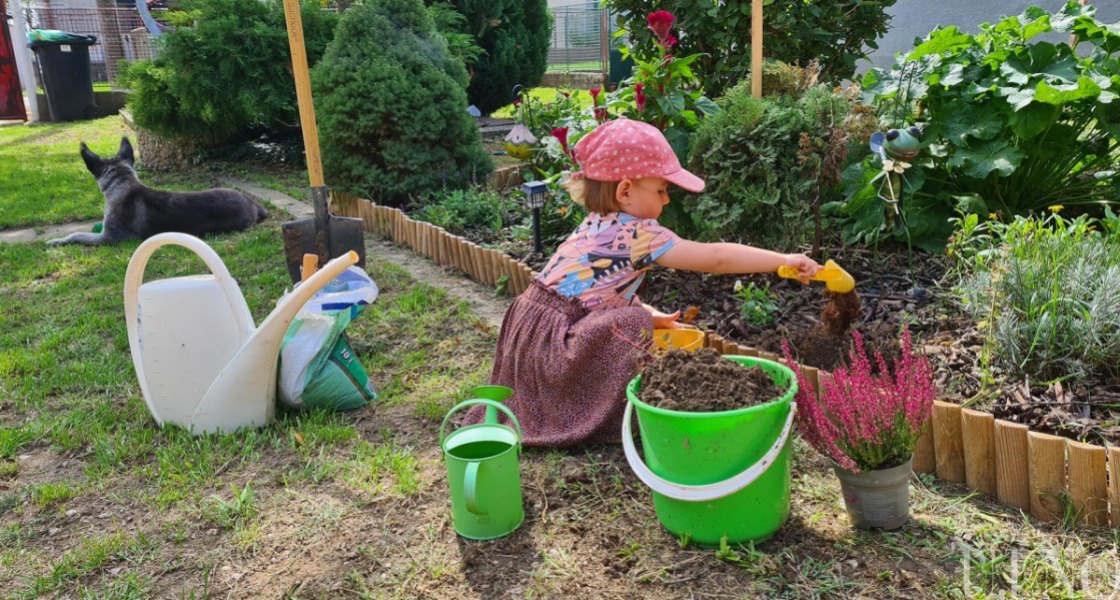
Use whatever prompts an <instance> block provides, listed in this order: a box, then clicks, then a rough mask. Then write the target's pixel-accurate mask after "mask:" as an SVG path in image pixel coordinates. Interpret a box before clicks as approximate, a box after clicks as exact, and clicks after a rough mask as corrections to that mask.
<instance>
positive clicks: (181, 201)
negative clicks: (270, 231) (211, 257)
mask: <svg viewBox="0 0 1120 600" xmlns="http://www.w3.org/2000/svg"><path fill="white" fill-rule="evenodd" d="M81 154H82V160H84V161H85V163H86V168H87V169H89V172H90V173H92V174H93V177H94V178H95V179H97V187H99V188H100V189H101V195H102V196H104V197H105V217H104V219H103V220H102V228H101V233H86V232H80V233H72V234H70V235H68V236H66V237H64V238H58V239H54V240H51V241H49V242H47V245H48V246H58V245H61V244H87V245H91V246H92V245H98V244H113V243H116V242H119V241H121V240H126V239H130V238H140V239H145V238H148V237H150V236H153V235H155V234H157V233H163V232H166V231H178V232H182V233H189V234H191V235H195V236H202V235H205V234H208V233H219V232H223V231H238V230H241V229H246V228H248V227H250V226H252V225H253V224H255V223H258V222H260V221H261V220H263V219H264V218H266V217H267V216H268V211H266V210H265V208H264V207H263V206H261V204H260V202H257V201H256V200H254V199H252V198H249V197H247V196H245V195H243V194H241V193H240V192H237V191H234V190H230V189H224V188H215V189H212V190H206V191H202V192H164V191H160V190H153V189H151V188H149V187H147V186H145V185H144V184H142V183H140V179H139V178H138V177H137V176H136V170H135V169H134V168H133V165H134V163H135V160H134V158H133V153H132V144H131V143H129V141H128V138H127V137H122V138H121V147H120V150H118V151H117V155H116V156H114V157H112V158H101V157H100V156H98V155H96V154H94V153H93V151H91V150H90V149H89V147H88V146H86V144H85V142H82V152H81Z"/></svg>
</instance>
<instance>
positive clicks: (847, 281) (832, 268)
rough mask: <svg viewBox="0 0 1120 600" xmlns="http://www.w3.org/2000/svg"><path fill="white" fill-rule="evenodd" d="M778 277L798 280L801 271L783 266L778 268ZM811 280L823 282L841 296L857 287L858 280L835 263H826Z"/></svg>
mask: <svg viewBox="0 0 1120 600" xmlns="http://www.w3.org/2000/svg"><path fill="white" fill-rule="evenodd" d="M778 275H779V276H781V277H785V278H786V279H798V278H799V275H800V271H798V270H797V267H788V266H781V267H778ZM809 279H811V280H813V281H823V282H825V284H826V285H828V289H829V291H832V292H837V293H839V294H847V293H848V292H850V291H852V290H854V289H855V287H856V280H855V279H852V276H851V275H849V274H848V272H847V271H845V270H844V269H841V268H840V265H838V264H836V263H835V262H834V261H831V260H829V261H825V263H824V266H823V267H821V270H819V271H817V274H816V275H813V276H812V277H810V278H809Z"/></svg>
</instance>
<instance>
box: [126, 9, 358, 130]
mask: <svg viewBox="0 0 1120 600" xmlns="http://www.w3.org/2000/svg"><path fill="white" fill-rule="evenodd" d="M182 9H183V10H182V11H175V12H172V13H169V14H171V15H174V18H175V23H176V26H175V27H173V28H171V29H169V30H168V31H166V32H165V33H164V35H163V36H162V37H161V38H160V39H159V42H158V45H157V48H158V54H157V56H156V59H155V60H151V61H149V60H141V61H136V62H133V63H130V64H129V65H128V66H127V67H126V68H125V69H124V71H123V72H122V73H121V77H120V81H119V83H120V84H121V85H123V86H124V87H127V88H130V89H132V90H133V94H132V95H131V97H130V98H129V102H128V105H129V108H130V110H131V111H132V114H133V117H134V118H135V120H136V123H137V125H140V126H141V127H144V128H146V129H150V130H152V131H154V132H156V133H158V134H160V135H164V136H167V137H200V138H203V139H206V140H208V141H210V142H219V141H222V140H225V139H228V138H230V137H232V136H233V135H235V134H236V133H238V132H240V131H242V130H244V129H246V128H249V127H255V126H265V127H269V126H274V125H277V124H281V123H287V124H290V123H298V122H299V114H298V105H297V103H296V89H295V82H294V80H293V79H292V72H291V62H292V61H291V51H290V49H289V46H288V34H287V29H286V25H285V21H284V11H283V6H282V4H281V3H280V2H279V0H271V1H270V2H268V3H261V2H258V1H257V0H183V4H182ZM301 15H302V20H303V29H304V38H305V45H306V48H307V60H308V62H309V64H314V63H315V61H317V60H318V59H319V57H320V56H322V54H323V50H324V49H325V48H326V45H327V42H329V41H330V39H331V37H332V36H333V32H334V26H335V24H336V22H337V20H338V17H337V16H336V15H333V14H331V13H328V12H325V11H323V10H322V9H320V8H319V6H318V5H317V4H316V3H315V2H312V1H309V0H308V1H305V2H303V3H301Z"/></svg>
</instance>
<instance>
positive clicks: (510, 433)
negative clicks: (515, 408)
mask: <svg viewBox="0 0 1120 600" xmlns="http://www.w3.org/2000/svg"><path fill="white" fill-rule="evenodd" d="M512 395H513V390H511V389H509V388H507V387H504V386H500V385H484V386H480V387H477V388H474V389H473V390H471V396H472V397H471V399H470V400H466V401H463V402H460V403H459V404H458V405H457V406H455V407H454V408H452V409H451V410H450V411H449V412H448V413H447V416H446V417H444V418H443V423H442V424H441V425H440V426H439V444H440V447H441V448H442V449H443V458H444V460H445V461H446V462H447V483H448V485H449V486H450V488H451V511H452V518H453V521H454V525H455V532H456V533H458V534H459V535H461V536H463V537H465V538H467V539H471V540H491V539H494V538H500V537H502V536H504V535H508V534H510V533H512V532H513V531H514V530H515V529H517V528H518V526H520V525H521V522H522V521H523V520H525V509H524V507H523V506H522V504H521V472H520V471H519V470H518V464H517V456H518V455H519V454H520V453H521V425H520V424H519V423H518V422H517V417H515V416H514V415H513V412H511V411H510V410H509V409H508V408H506V407H505V406H503V405H502V404H501V401H502V400H504V399H506V398H508V397H510V396H512ZM477 404H483V405H485V406H486V418H485V419H484V420H483V421H482V422H481V423H476V424H474V425H468V426H466V427H463V428H460V429H458V430H456V431H454V432H452V433H451V434H450V435H448V436H447V437H446V438H445V437H444V436H443V430H444V427H446V426H447V421H448V420H449V419H450V418H451V415H453V414H455V413H456V412H458V411H460V410H462V409H464V408H467V407H470V406H475V405H477ZM499 410H500V411H502V412H504V413H505V414H506V416H508V417H509V420H510V422H512V423H513V426H514V427H515V428H516V431H515V430H514V429H511V428H509V427H508V426H506V425H502V424H501V423H499V422H498V411H499Z"/></svg>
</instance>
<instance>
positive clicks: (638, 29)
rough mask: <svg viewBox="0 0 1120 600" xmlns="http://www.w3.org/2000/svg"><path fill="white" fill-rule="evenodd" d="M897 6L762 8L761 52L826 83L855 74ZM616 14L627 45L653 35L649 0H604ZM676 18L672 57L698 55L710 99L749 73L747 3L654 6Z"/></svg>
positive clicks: (885, 1) (843, 2) (769, 4)
mask: <svg viewBox="0 0 1120 600" xmlns="http://www.w3.org/2000/svg"><path fill="white" fill-rule="evenodd" d="M894 3H895V0H878V1H875V2H867V1H865V0H834V1H832V2H817V1H812V2H773V0H766V1H765V2H764V5H765V6H766V10H765V19H764V25H763V26H764V31H763V35H764V38H765V42H766V43H765V47H764V48H765V52H766V55H767V56H768V57H771V58H776V59H778V60H781V61H784V62H787V63H791V64H792V63H801V64H806V63H808V62H809V61H810V60H813V59H817V60H819V61H820V64H821V66H822V67H823V73H822V75H823V78H824V80H825V81H829V82H839V81H841V80H843V79H845V78H849V77H851V76H852V75H853V74H854V73H855V68H856V62H857V61H858V60H860V59H862V58H864V57H865V56H867V51H868V49H871V48H875V47H876V46H875V40H877V39H878V38H880V37H882V35H883V34H884V33H886V31H887V25H888V22H889V20H890V17H889V16H888V15H887V14H886V11H887V9H889V8H890V7H891V6H893V5H894ZM603 5H604V6H606V7H607V8H609V9H610V10H611V13H612V14H614V15H618V25H619V27H620V28H621V29H623V30H625V32H626V35H627V36H628V37H629V38H630V44H631V47H633V46H634V45H638V46H645V45H647V44H649V43H650V41H651V39H652V38H653V37H654V36H655V35H656V34H654V33H653V32H651V31H650V30H649V29H647V27H646V15H648V14H649V10H650V7H651V3H650V2H648V1H647V0H605V1H604V2H603ZM652 6H656V7H657V8H662V9H664V10H667V11H669V12H671V13H673V14H674V15H676V17H677V18H678V19H679V20H680V22H681V25H682V28H683V29H684V31H685V32H687V35H682V36H680V38H679V40H678V44H677V53H678V54H680V55H681V56H687V55H690V54H697V53H699V54H702V55H703V56H702V57H700V58H699V59H697V61H696V63H695V64H694V65H693V66H692V70H693V71H694V72H695V74H696V76H697V77H699V78H700V79H701V80H702V81H704V86H705V88H706V91H707V93H708V94H710V95H711V97H713V98H714V97H717V96H719V95H722V94H723V93H724V92H726V91H727V90H730V89H731V88H732V87H734V86H735V85H736V84H737V83H739V81H741V80H744V79H747V78H748V76H749V73H750V52H748V51H747V48H749V47H750V40H751V17H750V12H751V3H750V2H696V1H695V0H664V1H662V2H658V3H656V4H652Z"/></svg>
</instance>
